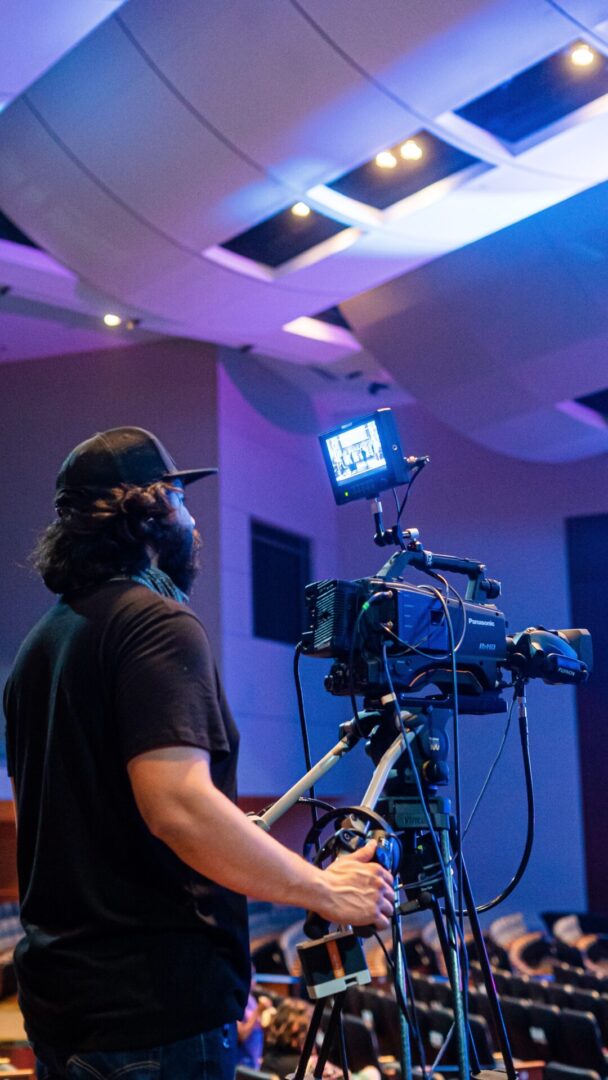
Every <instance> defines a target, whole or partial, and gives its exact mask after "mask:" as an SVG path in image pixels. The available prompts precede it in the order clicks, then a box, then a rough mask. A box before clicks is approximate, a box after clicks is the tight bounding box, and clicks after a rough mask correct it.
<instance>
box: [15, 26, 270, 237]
mask: <svg viewBox="0 0 608 1080" xmlns="http://www.w3.org/2000/svg"><path fill="white" fill-rule="evenodd" d="M74 87H78V88H79V92H78V93H77V94H75V93H74ZM28 100H29V101H31V103H32V104H33V106H34V107H35V108H36V109H37V110H38V112H39V114H40V117H41V122H42V123H44V124H45V125H48V128H49V130H50V131H51V132H52V133H53V135H54V136H55V137H56V138H57V139H58V140H60V141H61V144H62V145H63V146H65V147H66V151H67V152H69V154H70V155H73V157H74V158H75V160H77V161H78V162H79V163H81V165H82V167H83V169H86V170H87V171H88V172H89V173H90V174H92V175H93V176H94V177H95V178H96V179H97V180H98V182H99V184H100V185H102V186H103V187H104V188H106V189H107V190H108V191H109V192H111V193H112V195H113V196H114V197H115V199H116V201H117V202H121V203H123V204H124V205H126V206H128V207H130V208H133V210H134V211H136V213H137V215H138V216H139V217H141V218H142V219H143V220H144V221H146V222H149V223H150V225H152V226H153V227H154V228H156V229H158V230H160V231H162V232H164V233H166V234H167V236H169V237H171V238H172V239H173V240H175V241H177V242H178V243H179V244H181V245H182V246H183V247H184V248H187V249H188V250H189V251H192V252H196V251H200V250H201V249H202V248H203V247H206V246H208V245H209V244H212V243H215V242H216V241H218V240H223V239H225V237H226V235H227V234H228V235H229V234H230V233H231V231H232V230H234V229H236V231H239V230H240V229H241V228H242V227H243V225H246V224H247V223H248V219H250V215H251V213H254V214H256V215H257V216H259V217H265V216H266V215H268V214H270V213H273V212H274V210H275V209H277V207H280V206H281V205H282V203H283V200H284V194H283V192H282V191H281V190H280V189H278V187H277V185H276V184H275V183H274V182H273V181H271V180H269V179H268V177H266V176H265V175H264V173H263V171H262V170H259V169H256V168H254V167H253V166H252V165H251V164H249V163H248V162H247V161H245V160H244V159H243V157H242V156H239V155H238V154H237V153H235V151H234V150H233V149H231V148H230V147H229V146H227V145H226V144H225V143H224V142H223V141H222V140H221V139H219V138H218V137H217V135H216V134H214V132H213V131H210V130H209V128H208V127H207V126H206V125H205V124H204V123H203V122H201V119H200V118H199V117H197V115H196V114H194V113H193V112H192V111H191V110H190V109H188V108H187V107H186V106H185V104H184V103H183V102H182V101H180V100H179V98H177V97H176V96H175V94H174V93H172V91H171V90H170V89H169V88H168V87H167V86H166V85H165V83H164V82H163V81H162V80H161V79H159V78H158V76H157V75H156V74H155V72H154V71H153V70H152V69H151V68H150V66H149V64H147V63H146V62H145V60H144V59H143V58H142V56H141V54H140V53H139V52H138V51H137V50H136V49H135V48H134V47H133V44H132V42H131V41H130V40H129V38H128V37H126V36H125V34H124V33H123V31H122V29H121V27H120V26H119V25H118V23H117V22H116V20H109V21H108V22H106V23H105V24H104V26H103V27H100V29H99V30H98V32H97V33H96V34H94V35H92V36H91V37H89V38H88V39H87V41H85V42H83V43H82V45H81V46H80V48H79V49H76V50H75V51H74V52H73V53H72V54H71V55H70V56H68V57H66V58H65V60H64V61H63V63H62V64H61V65H60V66H58V67H57V68H55V69H54V70H53V71H51V72H49V73H48V75H46V76H45V77H44V78H43V79H41V80H40V81H39V82H38V84H37V85H36V86H35V87H33V88H32V90H31V91H30V92H29V94H28ZM239 205H240V206H241V207H242V208H243V211H242V212H241V213H240V214H239V212H238V206H239ZM245 209H246V213H245ZM108 225H109V226H110V227H111V223H108Z"/></svg>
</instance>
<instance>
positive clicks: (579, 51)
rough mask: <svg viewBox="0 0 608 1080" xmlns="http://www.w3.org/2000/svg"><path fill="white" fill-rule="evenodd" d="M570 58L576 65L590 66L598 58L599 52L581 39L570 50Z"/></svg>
mask: <svg viewBox="0 0 608 1080" xmlns="http://www.w3.org/2000/svg"><path fill="white" fill-rule="evenodd" d="M570 60H571V62H572V63H573V64H574V65H575V66H576V67H589V66H590V64H594V63H595V61H596V60H597V54H596V53H594V51H593V49H592V48H590V46H589V45H587V44H586V42H584V41H579V43H578V45H575V46H574V48H573V49H571V51H570Z"/></svg>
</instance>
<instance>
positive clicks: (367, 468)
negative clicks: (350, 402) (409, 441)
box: [319, 409, 410, 505]
mask: <svg viewBox="0 0 608 1080" xmlns="http://www.w3.org/2000/svg"><path fill="white" fill-rule="evenodd" d="M319 442H320V443H321V450H322V451H323V457H324V459H325V464H326V466H327V471H328V473H329V479H330V481H331V486H332V490H333V493H334V498H335V500H336V502H337V503H338V505H341V504H343V503H347V502H353V500H354V499H373V498H375V497H376V496H377V495H379V494H380V492H382V491H386V490H387V488H392V487H398V485H399V484H406V483H407V482H408V481H409V480H410V471H409V468H408V465H407V462H406V461H405V459H404V457H403V451H402V449H401V443H400V441H399V435H398V434H397V425H396V424H395V417H394V415H393V413H392V411H391V409H378V410H377V411H376V412H374V413H371V414H370V415H369V416H362V417H361V418H360V419H358V420H349V421H348V422H347V423H346V424H342V425H341V426H340V427H339V428H335V429H334V430H333V431H328V432H327V433H326V434H325V435H320V436H319Z"/></svg>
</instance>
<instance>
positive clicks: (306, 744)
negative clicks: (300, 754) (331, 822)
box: [293, 641, 319, 851]
mask: <svg viewBox="0 0 608 1080" xmlns="http://www.w3.org/2000/svg"><path fill="white" fill-rule="evenodd" d="M302 649H303V645H302V642H301V641H298V644H297V645H296V648H295V652H294V657H293V677H294V682H295V684H296V697H297V699H298V715H299V717H300V730H301V732H302V746H303V748H304V763H305V765H306V772H310V770H311V769H312V759H311V756H310V741H309V738H308V725H307V723H306V712H305V709H304V694H303V693H302V680H301V679H300V657H301V656H302ZM308 791H309V796H310V797H309V799H308V800H307V801H308V804H309V806H310V814H311V818H312V824H313V827H314V826H315V825H316V824H317V820H318V819H317V805H318V803H317V797H316V794H315V786H314V784H311V785H310V787H309V789H308ZM302 801H303V800H302ZM318 850H319V848H318V845H317V851H318Z"/></svg>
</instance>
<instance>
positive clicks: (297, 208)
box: [291, 202, 310, 217]
mask: <svg viewBox="0 0 608 1080" xmlns="http://www.w3.org/2000/svg"><path fill="white" fill-rule="evenodd" d="M291 212H292V214H295V216H296V217H308V215H309V214H310V206H307V205H306V203H305V202H297V203H294V205H293V206H292V208H291Z"/></svg>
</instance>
